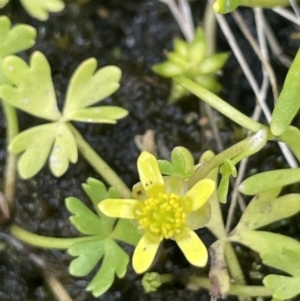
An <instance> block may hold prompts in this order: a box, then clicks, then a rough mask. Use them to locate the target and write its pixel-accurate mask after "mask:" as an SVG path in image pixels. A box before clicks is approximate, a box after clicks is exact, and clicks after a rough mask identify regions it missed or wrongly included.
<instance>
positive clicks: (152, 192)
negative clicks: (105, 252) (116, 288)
mask: <svg viewBox="0 0 300 301" xmlns="http://www.w3.org/2000/svg"><path fill="white" fill-rule="evenodd" d="M137 166H138V172H139V176H140V181H141V183H138V184H137V185H136V186H135V187H134V191H135V193H134V194H135V195H136V196H137V198H138V196H140V198H139V199H106V200H104V201H102V202H101V203H100V204H99V209H100V210H101V211H102V212H103V213H104V214H106V215H107V216H110V217H119V218H128V219H134V220H137V222H138V224H139V228H141V229H142V230H143V232H144V235H143V236H142V238H141V239H140V241H139V243H138V244H137V246H136V248H135V251H134V254H133V259H132V264H133V268H134V270H135V271H136V272H137V273H143V272H145V271H146V270H147V269H148V268H149V267H150V266H151V264H152V262H153V260H154V257H155V255H156V252H157V250H158V247H159V245H160V243H161V241H162V240H163V238H166V239H174V240H175V241H176V243H177V244H178V246H179V248H180V249H181V250H182V252H183V253H184V255H185V257H186V259H187V260H188V261H189V262H190V263H191V264H192V265H194V266H198V267H203V266H205V265H206V262H207V258H208V254H207V250H206V247H205V246H204V244H203V243H202V241H201V240H200V238H199V237H198V235H197V234H196V233H195V232H194V231H193V230H194V229H197V228H199V227H201V226H204V225H205V224H206V223H207V222H208V221H209V218H210V206H209V204H208V203H207V201H208V199H209V198H210V196H211V195H212V193H213V191H214V190H215V182H214V181H212V180H210V179H204V180H201V181H199V182H198V183H197V184H196V185H194V186H193V187H192V188H191V189H190V190H188V191H187V188H186V183H185V181H184V180H182V179H181V178H179V177H167V178H165V180H164V178H163V177H162V175H161V173H160V171H159V167H158V163H157V160H156V158H155V157H154V156H153V155H151V154H150V153H148V152H145V151H144V152H142V153H141V155H140V156H139V158H138V161H137ZM140 199H143V200H140Z"/></svg>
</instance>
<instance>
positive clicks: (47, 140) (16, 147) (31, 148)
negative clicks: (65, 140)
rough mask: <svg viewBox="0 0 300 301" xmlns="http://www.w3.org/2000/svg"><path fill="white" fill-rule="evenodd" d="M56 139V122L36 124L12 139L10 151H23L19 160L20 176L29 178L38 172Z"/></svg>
mask: <svg viewBox="0 0 300 301" xmlns="http://www.w3.org/2000/svg"><path fill="white" fill-rule="evenodd" d="M54 139H55V126H54V124H52V123H50V124H46V125H40V126H35V127H33V128H31V129H29V130H26V131H24V132H21V133H20V134H18V135H17V136H16V137H15V138H14V139H13V141H12V143H11V144H10V146H9V151H10V152H12V153H14V154H18V153H21V152H23V154H22V155H21V157H20V159H19V161H18V170H19V173H20V176H21V177H22V178H24V179H28V178H31V177H33V176H34V175H35V174H37V173H38V172H39V171H40V170H41V168H42V167H43V166H44V164H45V162H46V160H47V158H48V156H49V154H50V151H51V148H52V145H53V142H54Z"/></svg>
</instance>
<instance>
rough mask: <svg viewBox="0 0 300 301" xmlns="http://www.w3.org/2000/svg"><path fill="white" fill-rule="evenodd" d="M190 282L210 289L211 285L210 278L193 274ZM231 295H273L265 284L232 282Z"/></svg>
mask: <svg viewBox="0 0 300 301" xmlns="http://www.w3.org/2000/svg"><path fill="white" fill-rule="evenodd" d="M189 284H191V285H197V286H198V287H202V288H205V289H208V290H209V289H210V287H211V284H210V280H209V279H208V278H203V277H198V276H191V277H190V279H189ZM229 295H235V296H245V297H270V296H272V291H271V290H270V289H268V288H267V287H264V286H256V285H240V284H230V289H229Z"/></svg>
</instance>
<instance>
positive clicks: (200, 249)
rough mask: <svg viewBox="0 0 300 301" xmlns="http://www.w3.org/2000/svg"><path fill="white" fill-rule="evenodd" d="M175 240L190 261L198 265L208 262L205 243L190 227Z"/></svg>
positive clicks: (202, 265) (201, 265)
mask: <svg viewBox="0 0 300 301" xmlns="http://www.w3.org/2000/svg"><path fill="white" fill-rule="evenodd" d="M175 240H176V242H177V244H178V246H179V248H180V249H181V251H182V252H183V254H184V256H185V258H186V259H187V260H188V262H189V263H190V264H192V265H194V266H196V267H204V266H205V265H206V263H207V258H208V253H207V249H206V247H205V245H204V244H203V242H202V241H201V239H200V238H199V237H198V235H197V234H196V233H195V232H194V231H192V230H191V229H189V228H186V230H185V233H184V234H181V235H180V236H175Z"/></svg>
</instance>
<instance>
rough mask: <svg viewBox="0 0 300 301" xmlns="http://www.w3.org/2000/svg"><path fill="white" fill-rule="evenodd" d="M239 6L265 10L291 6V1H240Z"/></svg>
mask: <svg viewBox="0 0 300 301" xmlns="http://www.w3.org/2000/svg"><path fill="white" fill-rule="evenodd" d="M239 3H240V4H239V5H243V6H249V7H255V6H261V7H263V8H272V7H275V6H289V5H290V1H289V0H239Z"/></svg>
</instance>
